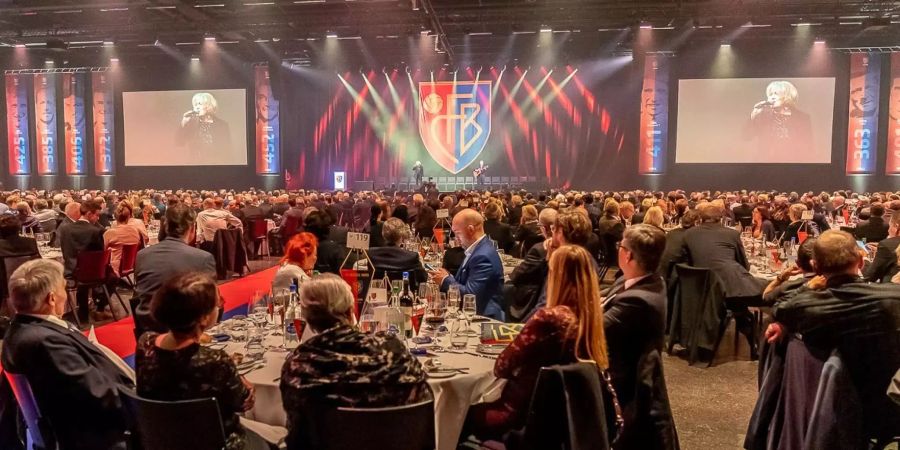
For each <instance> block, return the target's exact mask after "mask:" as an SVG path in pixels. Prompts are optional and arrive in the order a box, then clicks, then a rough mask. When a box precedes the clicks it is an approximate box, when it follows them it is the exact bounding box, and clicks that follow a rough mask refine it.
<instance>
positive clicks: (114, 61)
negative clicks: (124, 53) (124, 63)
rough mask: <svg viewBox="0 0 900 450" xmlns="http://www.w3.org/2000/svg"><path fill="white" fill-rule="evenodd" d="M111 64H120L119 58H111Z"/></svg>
mask: <svg viewBox="0 0 900 450" xmlns="http://www.w3.org/2000/svg"><path fill="white" fill-rule="evenodd" d="M109 62H111V63H113V64H116V63H118V62H119V58H109Z"/></svg>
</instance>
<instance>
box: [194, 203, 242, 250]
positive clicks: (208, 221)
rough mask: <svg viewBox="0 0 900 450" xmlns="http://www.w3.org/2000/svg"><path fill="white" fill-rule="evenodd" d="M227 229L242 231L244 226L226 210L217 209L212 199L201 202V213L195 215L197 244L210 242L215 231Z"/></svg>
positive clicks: (213, 237) (214, 235)
mask: <svg viewBox="0 0 900 450" xmlns="http://www.w3.org/2000/svg"><path fill="white" fill-rule="evenodd" d="M229 228H236V229H238V230H241V231H243V229H244V224H243V222H241V219H238V218H237V217H235V216H234V214H232V213H230V212H229V211H228V210H225V209H222V208H221V207H218V206H217V205H216V201H215V200H214V199H212V198H207V199H206V200H203V211H200V212H199V213H197V243H198V244H202V243H204V242H212V241H213V239H215V237H216V231H218V230H225V229H229Z"/></svg>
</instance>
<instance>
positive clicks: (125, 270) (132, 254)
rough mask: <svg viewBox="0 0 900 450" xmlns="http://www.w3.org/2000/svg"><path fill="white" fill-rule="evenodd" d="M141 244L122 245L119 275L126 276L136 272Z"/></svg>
mask: <svg viewBox="0 0 900 450" xmlns="http://www.w3.org/2000/svg"><path fill="white" fill-rule="evenodd" d="M138 247H139V244H129V245H123V246H122V259H121V260H120V261H119V276H120V277H125V276H128V275H131V274H132V273H134V265H135V263H136V262H137V253H138V250H139V248H138Z"/></svg>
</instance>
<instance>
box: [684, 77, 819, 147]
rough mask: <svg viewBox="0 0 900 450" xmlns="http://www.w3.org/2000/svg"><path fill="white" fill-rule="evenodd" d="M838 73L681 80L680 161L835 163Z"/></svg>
mask: <svg viewBox="0 0 900 450" xmlns="http://www.w3.org/2000/svg"><path fill="white" fill-rule="evenodd" d="M833 115H834V78H723V79H702V80H679V82H678V129H677V133H678V134H677V140H676V145H675V147H676V148H675V162H676V163H716V164H722V163H726V164H727V163H752V164H767V163H780V164H785V163H812V164H829V163H831V133H832V125H833V124H832V122H833Z"/></svg>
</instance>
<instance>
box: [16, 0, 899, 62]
mask: <svg viewBox="0 0 900 450" xmlns="http://www.w3.org/2000/svg"><path fill="white" fill-rule="evenodd" d="M642 24H643V26H644V27H653V28H654V30H653V31H652V35H653V42H654V44H653V45H652V47H653V48H648V50H676V51H677V49H678V46H682V45H691V44H692V43H699V42H710V41H713V42H717V41H721V40H723V39H728V40H731V39H735V40H736V42H741V41H743V42H750V43H752V42H753V41H754V40H763V39H766V40H771V39H789V38H791V37H794V36H796V35H797V33H798V32H800V30H799V29H800V28H803V29H807V28H808V30H804V31H803V32H804V33H805V36H807V37H808V38H809V39H810V40H812V39H815V38H821V39H826V40H827V42H828V45H829V47H832V48H843V47H889V46H898V45H900V1H891V2H887V1H836V0H832V1H808V0H744V1H723V0H684V1H617V0H240V1H234V0H202V1H181V0H143V1H141V0H130V1H128V0H124V1H122V0H120V1H83V0H82V1H79V0H40V1H21V0H0V45H3V46H4V47H6V48H7V49H5V50H2V51H6V52H11V51H13V48H14V47H15V46H16V45H17V44H18V45H26V46H28V48H29V51H30V52H32V53H33V54H35V55H39V56H40V57H41V58H54V59H66V60H69V59H71V60H73V61H79V60H80V61H88V60H90V59H91V58H93V59H96V58H97V57H98V56H105V57H109V55H110V54H113V55H115V56H116V57H120V58H132V59H146V58H153V57H155V56H164V55H166V54H167V52H165V51H163V50H165V49H170V50H171V49H174V50H175V51H177V52H178V53H180V54H183V55H186V56H187V55H191V54H198V53H199V52H201V47H202V46H203V43H204V37H205V36H214V37H215V38H216V39H217V42H218V44H219V45H221V46H222V47H221V48H225V49H227V50H228V51H229V52H232V53H234V54H235V55H238V56H239V57H240V58H241V59H243V60H245V61H255V60H265V59H270V58H272V57H274V56H273V55H278V56H279V57H281V58H285V59H289V60H292V61H296V62H297V63H300V64H303V65H317V64H323V63H324V61H325V60H327V59H328V52H327V51H326V49H327V45H326V43H327V41H329V40H330V39H329V38H326V36H327V35H329V34H334V35H336V36H337V38H338V39H334V40H335V41H338V42H340V44H339V47H340V48H341V51H342V52H344V54H343V55H342V56H341V57H340V58H339V60H340V61H343V62H347V61H354V63H355V62H357V61H363V62H366V63H369V64H395V63H400V61H409V60H417V61H422V60H429V59H430V60H434V61H439V62H447V63H451V64H463V63H469V62H479V61H481V62H488V61H491V62H493V61H498V60H504V59H507V60H511V59H513V58H519V57H522V58H525V57H530V53H533V52H534V51H535V49H541V48H543V49H544V50H547V49H550V50H552V51H553V52H555V53H557V56H560V57H562V58H565V59H569V58H580V57H589V56H594V55H598V54H601V53H603V52H606V53H612V52H616V51H629V50H631V48H632V47H633V46H634V42H635V36H636V35H637V34H638V33H639V32H640V30H639V27H640V25H642ZM751 25H752V26H751ZM541 29H547V30H553V32H552V33H549V32H545V33H541V32H540V30H541ZM542 35H546V36H550V38H549V39H547V40H541V39H540V37H541V36H542ZM104 41H110V42H112V43H113V44H112V45H109V44H106V45H104ZM547 43H552V45H547ZM266 50H268V53H267V52H266ZM173 53H174V52H172V51H169V52H168V54H169V55H171V54H173ZM332 62H333V61H332Z"/></svg>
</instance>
